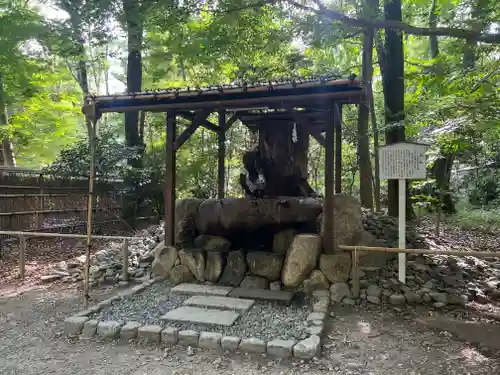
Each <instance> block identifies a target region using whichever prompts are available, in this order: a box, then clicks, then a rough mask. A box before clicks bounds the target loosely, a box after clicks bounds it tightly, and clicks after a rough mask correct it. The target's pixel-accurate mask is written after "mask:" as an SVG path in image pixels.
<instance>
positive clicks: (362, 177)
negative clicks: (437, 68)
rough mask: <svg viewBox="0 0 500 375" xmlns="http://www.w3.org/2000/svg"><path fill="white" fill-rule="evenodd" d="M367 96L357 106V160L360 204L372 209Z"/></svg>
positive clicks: (368, 67)
mask: <svg viewBox="0 0 500 375" xmlns="http://www.w3.org/2000/svg"><path fill="white" fill-rule="evenodd" d="M372 54H373V29H367V30H365V33H364V40H363V65H362V72H361V81H362V82H363V84H364V85H365V87H367V86H368V85H371V80H372V70H373V67H372ZM369 114H370V109H369V98H368V95H367V98H366V100H364V101H362V102H361V103H360V104H359V107H358V160H359V185H360V198H361V206H362V207H365V208H369V209H373V191H372V164H371V161H370V138H369V135H368V121H369Z"/></svg>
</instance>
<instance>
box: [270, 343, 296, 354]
mask: <svg viewBox="0 0 500 375" xmlns="http://www.w3.org/2000/svg"><path fill="white" fill-rule="evenodd" d="M294 345H295V341H293V340H272V341H269V342H268V343H267V354H269V355H271V356H273V357H276V358H290V357H291V356H292V354H293V346H294Z"/></svg>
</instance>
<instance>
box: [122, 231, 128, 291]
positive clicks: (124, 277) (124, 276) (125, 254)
mask: <svg viewBox="0 0 500 375" xmlns="http://www.w3.org/2000/svg"><path fill="white" fill-rule="evenodd" d="M128 242H129V241H128V238H126V239H125V241H123V263H122V264H123V268H122V281H128Z"/></svg>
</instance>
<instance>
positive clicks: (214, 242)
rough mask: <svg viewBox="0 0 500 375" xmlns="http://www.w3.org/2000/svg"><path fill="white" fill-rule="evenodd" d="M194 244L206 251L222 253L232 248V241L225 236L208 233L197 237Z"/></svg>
mask: <svg viewBox="0 0 500 375" xmlns="http://www.w3.org/2000/svg"><path fill="white" fill-rule="evenodd" d="M194 245H195V246H196V247H199V248H202V249H204V250H206V251H218V252H221V253H225V252H228V251H229V249H230V248H231V242H230V241H229V240H227V239H225V238H224V237H218V236H210V235H207V234H202V235H201V236H198V237H196V239H195V240H194Z"/></svg>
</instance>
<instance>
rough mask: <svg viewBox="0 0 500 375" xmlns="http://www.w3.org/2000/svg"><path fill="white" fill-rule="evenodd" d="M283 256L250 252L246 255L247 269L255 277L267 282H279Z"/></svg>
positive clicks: (263, 252)
mask: <svg viewBox="0 0 500 375" xmlns="http://www.w3.org/2000/svg"><path fill="white" fill-rule="evenodd" d="M283 257H284V256H283V255H280V254H274V253H269V252H265V251H252V252H250V253H248V255H247V263H248V268H250V272H251V273H252V274H254V275H257V276H262V277H265V278H266V279H267V280H269V281H276V280H279V278H280V276H281V269H282V268H283Z"/></svg>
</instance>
